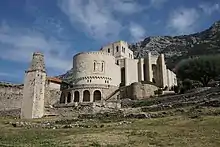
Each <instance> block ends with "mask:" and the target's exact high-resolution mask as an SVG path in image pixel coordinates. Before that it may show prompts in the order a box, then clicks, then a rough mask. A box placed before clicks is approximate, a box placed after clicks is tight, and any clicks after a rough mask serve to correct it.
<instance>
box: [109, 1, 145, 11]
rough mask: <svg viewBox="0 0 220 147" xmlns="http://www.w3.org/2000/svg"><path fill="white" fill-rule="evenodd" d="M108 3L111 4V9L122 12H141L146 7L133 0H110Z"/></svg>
mask: <svg viewBox="0 0 220 147" xmlns="http://www.w3.org/2000/svg"><path fill="white" fill-rule="evenodd" d="M109 2H110V3H109V4H110V5H111V4H112V5H113V7H112V8H113V9H114V10H115V11H118V12H120V13H123V14H134V13H137V12H141V11H143V10H144V9H146V8H147V7H144V6H142V5H140V4H139V3H137V1H134V0H111V1H109Z"/></svg>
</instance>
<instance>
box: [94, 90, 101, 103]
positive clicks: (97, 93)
mask: <svg viewBox="0 0 220 147" xmlns="http://www.w3.org/2000/svg"><path fill="white" fill-rule="evenodd" d="M101 96H102V94H101V92H100V91H99V90H96V91H94V92H93V100H94V102H95V101H101Z"/></svg>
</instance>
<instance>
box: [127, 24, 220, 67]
mask: <svg viewBox="0 0 220 147" xmlns="http://www.w3.org/2000/svg"><path fill="white" fill-rule="evenodd" d="M129 47H130V49H131V50H133V51H134V54H135V57H136V58H139V57H144V56H145V55H146V53H147V52H148V51H151V53H152V54H154V55H158V54H160V53H164V54H165V58H166V63H167V65H168V68H170V69H173V68H174V67H175V65H176V64H177V63H178V62H179V61H180V60H181V59H183V58H188V57H191V56H199V55H204V54H216V53H220V21H217V22H215V23H214V24H213V25H212V26H211V27H210V28H208V29H207V30H204V31H202V32H199V33H195V34H191V35H182V36H174V37H171V36H155V37H147V38H145V39H144V40H143V41H140V42H137V43H134V44H131V45H130V46H129Z"/></svg>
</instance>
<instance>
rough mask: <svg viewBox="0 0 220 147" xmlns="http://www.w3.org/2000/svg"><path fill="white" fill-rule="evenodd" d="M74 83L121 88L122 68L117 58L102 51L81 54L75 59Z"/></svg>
mask: <svg viewBox="0 0 220 147" xmlns="http://www.w3.org/2000/svg"><path fill="white" fill-rule="evenodd" d="M73 79H74V80H73V83H74V84H76V85H82V84H106V85H112V86H119V84H120V81H121V77H120V67H119V66H118V65H116V64H115V57H114V56H112V55H110V54H108V53H106V52H102V51H97V52H87V53H80V54H77V55H75V56H74V58H73Z"/></svg>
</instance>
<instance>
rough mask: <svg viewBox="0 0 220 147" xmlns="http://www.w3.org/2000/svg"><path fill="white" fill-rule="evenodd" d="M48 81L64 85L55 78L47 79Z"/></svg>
mask: <svg viewBox="0 0 220 147" xmlns="http://www.w3.org/2000/svg"><path fill="white" fill-rule="evenodd" d="M47 80H49V81H51V82H55V83H62V80H61V79H59V78H55V77H47Z"/></svg>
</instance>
